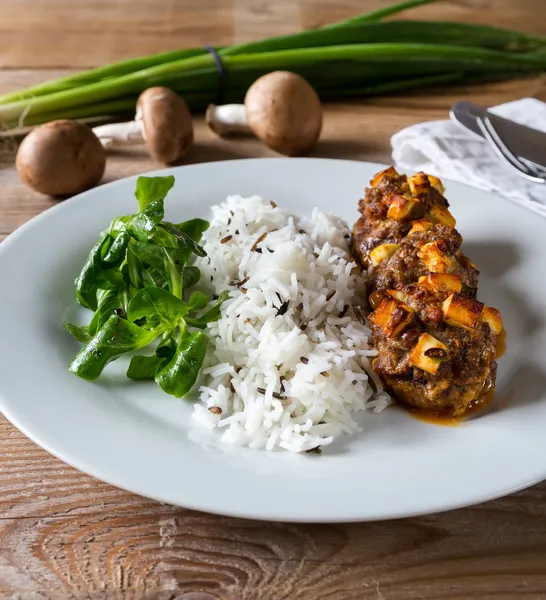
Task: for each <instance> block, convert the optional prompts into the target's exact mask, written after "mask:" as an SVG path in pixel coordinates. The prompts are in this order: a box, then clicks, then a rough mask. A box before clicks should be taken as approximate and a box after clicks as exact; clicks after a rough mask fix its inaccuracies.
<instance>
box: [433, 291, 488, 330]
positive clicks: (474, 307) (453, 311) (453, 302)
mask: <svg viewBox="0 0 546 600" xmlns="http://www.w3.org/2000/svg"><path fill="white" fill-rule="evenodd" d="M482 309H483V304H482V303H481V302H478V301H477V300H475V299H474V298H471V297H470V296H465V295H464V294H459V293H458V292H455V293H453V294H451V296H448V298H447V299H446V300H445V301H444V303H443V304H442V312H443V313H444V321H445V322H446V323H447V324H448V325H453V326H455V327H464V328H465V329H474V327H476V324H477V323H478V320H479V318H480V314H481V312H482Z"/></svg>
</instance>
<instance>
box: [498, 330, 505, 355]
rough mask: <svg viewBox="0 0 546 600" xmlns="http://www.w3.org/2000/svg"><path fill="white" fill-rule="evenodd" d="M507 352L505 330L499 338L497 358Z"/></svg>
mask: <svg viewBox="0 0 546 600" xmlns="http://www.w3.org/2000/svg"><path fill="white" fill-rule="evenodd" d="M505 352H506V330H505V329H503V330H502V331H501V332H500V333H499V335H498V337H497V358H500V357H501V356H502V355H503V354H504V353H505Z"/></svg>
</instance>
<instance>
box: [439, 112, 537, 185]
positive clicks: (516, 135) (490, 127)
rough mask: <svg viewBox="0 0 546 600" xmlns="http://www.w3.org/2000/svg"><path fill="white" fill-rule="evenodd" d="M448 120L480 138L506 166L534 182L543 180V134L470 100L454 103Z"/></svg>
mask: <svg viewBox="0 0 546 600" xmlns="http://www.w3.org/2000/svg"><path fill="white" fill-rule="evenodd" d="M450 116H451V119H452V120H453V121H455V122H457V123H459V124H460V125H463V126H464V127H465V128H466V129H468V130H469V131H471V132H473V133H474V134H476V135H478V136H480V137H482V138H484V139H485V140H487V141H488V142H489V144H490V145H491V146H492V148H493V150H494V151H495V152H496V153H497V155H498V156H499V158H501V159H502V160H503V161H504V162H505V163H506V164H507V165H509V166H510V167H511V168H513V169H515V170H516V171H517V172H518V173H519V174H520V175H522V176H523V177H525V178H526V179H528V180H530V181H533V182H535V183H545V182H546V133H543V132H540V131H537V130H536V129H532V128H531V127H527V126H525V125H520V124H519V123H515V122H513V121H510V120H508V119H505V118H503V117H500V116H498V115H495V114H493V113H491V112H490V111H488V110H487V109H486V108H482V107H481V106H477V105H475V104H472V103H471V102H466V101H462V102H457V103H456V104H455V105H454V106H453V107H452V109H451V112H450Z"/></svg>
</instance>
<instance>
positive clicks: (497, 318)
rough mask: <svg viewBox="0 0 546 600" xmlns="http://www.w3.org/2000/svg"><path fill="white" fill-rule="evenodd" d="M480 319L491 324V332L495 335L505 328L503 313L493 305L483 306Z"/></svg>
mask: <svg viewBox="0 0 546 600" xmlns="http://www.w3.org/2000/svg"><path fill="white" fill-rule="evenodd" d="M480 319H481V320H482V321H485V322H486V323H487V324H488V325H489V329H491V333H493V334H494V335H499V334H500V333H501V331H502V330H503V325H502V318H501V314H500V312H499V311H498V310H497V309H496V308H493V307H492V306H484V307H483V310H482V312H481V315H480Z"/></svg>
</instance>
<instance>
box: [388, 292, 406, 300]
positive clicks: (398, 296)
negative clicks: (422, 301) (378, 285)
mask: <svg viewBox="0 0 546 600" xmlns="http://www.w3.org/2000/svg"><path fill="white" fill-rule="evenodd" d="M387 294H388V295H389V296H390V297H391V298H396V299H397V300H398V301H399V302H407V301H408V295H407V294H405V293H404V292H401V291H400V290H387Z"/></svg>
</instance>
